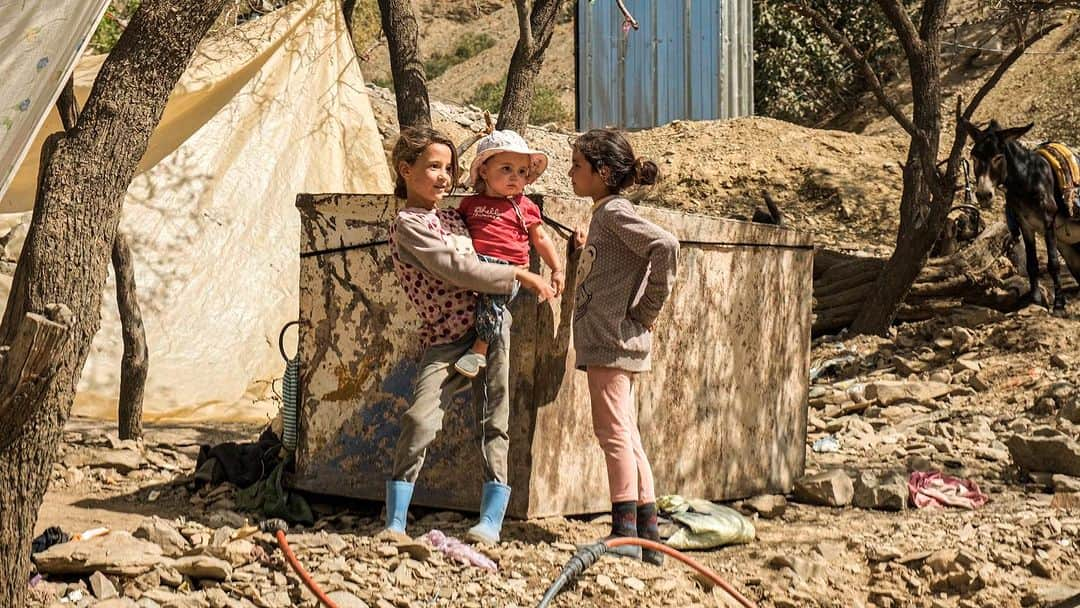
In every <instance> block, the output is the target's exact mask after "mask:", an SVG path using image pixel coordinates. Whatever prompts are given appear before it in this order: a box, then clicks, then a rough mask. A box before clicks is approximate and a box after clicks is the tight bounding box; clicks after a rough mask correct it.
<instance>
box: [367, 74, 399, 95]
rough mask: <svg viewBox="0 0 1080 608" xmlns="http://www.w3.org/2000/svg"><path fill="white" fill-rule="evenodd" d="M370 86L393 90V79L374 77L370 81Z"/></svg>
mask: <svg viewBox="0 0 1080 608" xmlns="http://www.w3.org/2000/svg"><path fill="white" fill-rule="evenodd" d="M371 84H373V85H375V86H377V87H382V88H384V89H390V90H391V91H393V90H394V79H393V78H391V77H390V76H389V75H387V76H375V77H373V78H372V79H371Z"/></svg>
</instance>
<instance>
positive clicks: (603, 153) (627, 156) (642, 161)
mask: <svg viewBox="0 0 1080 608" xmlns="http://www.w3.org/2000/svg"><path fill="white" fill-rule="evenodd" d="M574 149H576V150H577V151H578V152H581V155H582V156H584V157H585V160H587V161H589V164H590V165H591V166H592V168H593V171H596V172H597V173H601V171H600V169H601V168H603V167H607V168H608V171H609V173H608V174H607V175H606V176H605V177H604V183H605V184H607V186H608V188H610V189H611V192H612V193H613V194H618V193H619V192H620V191H622V190H625V189H626V188H629V187H630V186H633V185H636V184H644V185H646V186H650V185H652V184H655V183H656V180H657V178H658V177H659V176H660V168H659V167H657V166H656V163H654V162H653V161H651V160H649V159H647V158H639V157H635V156H634V149H633V148H631V147H630V142H629V141H627V140H626V137H624V136H623V134H622V133H619V132H618V131H615V130H614V129H592V130H591V131H588V132H586V133H584V134H582V135H581V136H580V137H578V138H577V139H576V140H574Z"/></svg>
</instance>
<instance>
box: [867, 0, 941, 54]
mask: <svg viewBox="0 0 1080 608" xmlns="http://www.w3.org/2000/svg"><path fill="white" fill-rule="evenodd" d="M931 1H933V0H927V2H931ZM878 5H879V6H880V7H881V10H882V11H884V12H885V16H886V17H887V18H888V19H889V23H891V24H892V26H893V29H894V30H896V36H897V38H899V39H900V44H901V45H902V46H903V47H904V54H906V55H907V58H908V61H911V59H912V58H914V57H916V56H918V55H921V54H922V38H920V37H919V31H918V30H916V29H915V24H914V23H913V22H912V21H911V16H910V15H908V14H907V11H906V10H904V5H903V4H901V3H900V0H878Z"/></svg>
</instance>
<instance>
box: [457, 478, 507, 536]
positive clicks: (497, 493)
mask: <svg viewBox="0 0 1080 608" xmlns="http://www.w3.org/2000/svg"><path fill="white" fill-rule="evenodd" d="M509 502H510V486H508V485H506V484H501V483H499V482H497V481H489V482H487V483H485V484H484V492H483V494H482V495H481V497H480V522H479V523H477V524H476V525H475V526H473V527H471V528H469V532H468V533H467V534H466V537H467V538H468V539H469V540H471V541H473V542H477V543H481V544H485V545H494V544H496V543H498V542H499V531H501V530H502V524H503V517H504V516H505V515H506V505H507V504H509Z"/></svg>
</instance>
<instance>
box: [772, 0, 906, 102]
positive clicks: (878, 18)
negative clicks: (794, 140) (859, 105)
mask: <svg viewBox="0 0 1080 608" xmlns="http://www.w3.org/2000/svg"><path fill="white" fill-rule="evenodd" d="M903 2H904V4H905V5H906V6H907V7H909V9H910V7H912V6H913V5H915V4H916V1H915V0H903ZM809 4H810V5H811V6H812V7H813V8H815V9H816V10H818V11H819V12H821V13H822V14H824V15H825V16H826V17H827V18H828V19H829V22H830V23H831V24H833V26H834V27H835V28H836V29H837V30H838V31H840V32H841V33H843V34H844V35H845V36H847V38H848V40H850V41H851V43H852V45H853V46H854V47H855V48H856V49H857V50H858V51H859V52H860V53H861V54H862V55H863V56H865V57H867V59H868V60H869V61H870V65H871V66H872V67H873V69H874V72H875V73H876V74H877V75H878V78H879V79H880V80H882V81H883V82H885V81H888V80H889V79H891V78H894V77H895V66H896V64H897V62H898V61H899V60H900V58H901V56H902V52H901V48H900V44H899V42H898V41H897V40H896V36H895V33H894V32H893V30H892V27H891V26H890V25H889V23H888V21H887V20H886V18H885V15H884V14H883V13H882V12H881V10H880V8H878V5H877V3H875V2H867V1H866V0H809ZM754 13H755V15H754V105H755V107H754V112H755V114H760V115H764V116H772V117H774V118H779V119H782V120H787V121H791V122H798V123H816V122H819V121H821V120H822V119H824V118H827V117H829V116H830V115H835V114H837V113H839V112H842V111H844V110H846V109H849V108H851V107H852V106H853V105H854V103H855V102H856V101H857V100H858V98H859V96H860V95H861V94H862V93H864V92H866V91H867V86H868V83H867V82H866V81H865V80H864V78H863V77H862V72H861V71H860V70H859V68H858V66H855V65H852V63H851V62H850V61H849V60H848V59H847V57H846V56H844V55H843V53H842V52H841V50H840V48H839V47H838V46H837V45H836V44H834V43H833V42H832V41H831V40H829V38H828V36H826V35H825V34H824V33H823V32H821V31H819V30H818V29H817V28H816V27H815V26H814V24H813V23H812V22H811V21H810V20H809V19H807V18H806V17H803V16H802V15H800V14H798V13H797V12H796V11H795V10H794V9H793V8H792V7H791V2H790V0H755V2H754Z"/></svg>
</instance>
